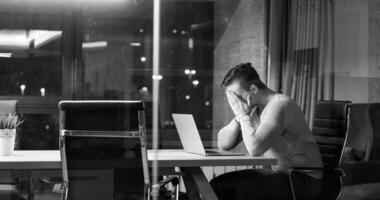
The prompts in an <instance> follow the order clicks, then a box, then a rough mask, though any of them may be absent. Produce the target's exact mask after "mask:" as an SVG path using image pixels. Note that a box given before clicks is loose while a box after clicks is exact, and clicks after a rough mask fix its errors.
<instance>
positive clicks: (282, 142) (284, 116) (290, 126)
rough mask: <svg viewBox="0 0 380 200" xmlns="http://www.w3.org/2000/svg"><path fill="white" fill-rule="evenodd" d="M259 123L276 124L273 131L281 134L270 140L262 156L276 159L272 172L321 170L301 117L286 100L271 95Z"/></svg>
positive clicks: (317, 153) (297, 108)
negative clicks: (276, 130) (302, 169)
mask: <svg viewBox="0 0 380 200" xmlns="http://www.w3.org/2000/svg"><path fill="white" fill-rule="evenodd" d="M252 114H253V115H254V116H252V117H253V118H252V119H253V120H255V119H256V120H257V119H258V115H257V113H256V112H252ZM255 115H256V116H255ZM276 115H277V116H276ZM278 115H280V117H279V116H278ZM262 122H266V123H276V127H277V128H279V129H281V130H282V133H281V134H280V135H279V136H278V137H275V139H274V140H272V144H271V148H270V149H269V150H268V151H266V152H265V153H264V155H265V156H274V157H276V158H278V165H276V166H273V169H274V170H281V171H286V170H287V169H288V168H289V167H295V166H303V167H306V166H308V167H321V166H322V160H321V156H320V152H319V150H318V147H317V145H316V142H315V138H314V136H313V135H312V133H311V131H310V129H309V127H308V124H307V122H306V120H305V117H304V114H303V112H302V111H301V109H300V107H299V106H298V105H297V104H296V103H295V102H294V101H293V100H291V99H290V98H289V97H288V96H286V95H283V94H275V95H274V96H273V97H272V98H271V99H270V101H269V102H268V104H267V105H266V106H265V108H264V109H263V111H262V112H261V115H260V119H259V124H260V123H262ZM259 124H257V125H259ZM312 176H313V177H316V178H319V177H320V175H312Z"/></svg>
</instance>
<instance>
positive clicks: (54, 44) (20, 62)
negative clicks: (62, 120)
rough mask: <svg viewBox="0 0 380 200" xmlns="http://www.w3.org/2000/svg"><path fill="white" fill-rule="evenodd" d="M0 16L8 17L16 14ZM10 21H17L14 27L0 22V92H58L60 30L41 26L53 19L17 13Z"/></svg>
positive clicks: (59, 83)
mask: <svg viewBox="0 0 380 200" xmlns="http://www.w3.org/2000/svg"><path fill="white" fill-rule="evenodd" d="M2 16H3V17H4V16H5V17H7V18H11V17H12V16H16V14H8V15H6V14H3V15H2ZM21 18H23V20H21ZM53 18H54V17H53ZM12 21H13V22H14V23H20V24H18V25H17V27H14V25H13V24H10V23H9V22H5V21H1V23H0V66H1V68H0V95H3V96H39V97H45V96H60V95H61V94H62V83H61V80H62V56H61V38H62V31H61V30H58V29H55V28H53V29H50V28H49V29H44V27H49V23H56V22H57V21H55V20H49V21H47V20H44V19H43V18H41V17H40V16H38V15H23V16H22V15H20V16H18V17H17V19H15V20H12ZM57 25H58V26H59V23H56V24H54V25H53V26H57ZM23 27H25V28H23Z"/></svg>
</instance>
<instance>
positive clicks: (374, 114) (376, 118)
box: [369, 103, 380, 160]
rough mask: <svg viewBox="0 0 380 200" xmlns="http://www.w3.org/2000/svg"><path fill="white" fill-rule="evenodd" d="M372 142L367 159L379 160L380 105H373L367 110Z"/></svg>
mask: <svg viewBox="0 0 380 200" xmlns="http://www.w3.org/2000/svg"><path fill="white" fill-rule="evenodd" d="M369 116H370V119H371V126H372V133H373V141H372V149H371V154H370V157H369V159H370V160H380V103H374V104H372V105H371V107H370V108H369Z"/></svg>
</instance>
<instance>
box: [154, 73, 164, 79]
mask: <svg viewBox="0 0 380 200" xmlns="http://www.w3.org/2000/svg"><path fill="white" fill-rule="evenodd" d="M152 79H153V80H161V79H162V75H159V74H157V75H153V76H152Z"/></svg>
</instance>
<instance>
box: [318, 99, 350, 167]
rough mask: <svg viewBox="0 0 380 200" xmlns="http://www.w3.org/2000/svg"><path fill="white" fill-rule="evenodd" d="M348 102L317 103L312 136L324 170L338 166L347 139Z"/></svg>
mask: <svg viewBox="0 0 380 200" xmlns="http://www.w3.org/2000/svg"><path fill="white" fill-rule="evenodd" d="M350 107H351V102H349V101H318V102H317V104H316V108H315V114H314V121H313V129H312V131H313V135H314V136H315V137H316V140H317V145H318V147H319V150H320V152H321V156H322V161H323V165H324V167H326V168H337V167H339V165H340V162H341V159H342V154H343V149H344V145H345V142H346V138H347V131H348V123H349V117H348V116H349V112H350Z"/></svg>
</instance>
